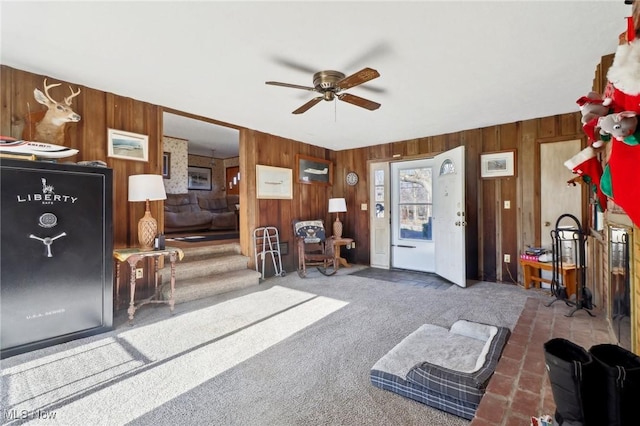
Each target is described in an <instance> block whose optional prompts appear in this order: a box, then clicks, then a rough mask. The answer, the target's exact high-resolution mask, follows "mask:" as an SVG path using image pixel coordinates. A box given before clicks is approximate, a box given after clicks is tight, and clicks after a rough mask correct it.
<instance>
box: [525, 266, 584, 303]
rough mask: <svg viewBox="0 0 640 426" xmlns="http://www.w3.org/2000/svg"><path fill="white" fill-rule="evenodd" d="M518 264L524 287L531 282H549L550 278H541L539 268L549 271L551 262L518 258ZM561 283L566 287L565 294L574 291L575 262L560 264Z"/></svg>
mask: <svg viewBox="0 0 640 426" xmlns="http://www.w3.org/2000/svg"><path fill="white" fill-rule="evenodd" d="M520 265H521V266H522V272H523V275H524V288H527V289H528V288H529V287H530V286H531V282H532V281H534V282H537V283H541V282H544V283H547V284H551V280H548V279H546V278H542V277H541V276H540V270H545V271H551V270H553V263H552V262H536V261H535V260H525V259H520ZM561 273H562V284H563V285H564V286H565V287H566V288H567V296H571V295H572V294H575V293H576V265H575V264H567V263H563V264H562V271H561ZM534 286H536V284H534Z"/></svg>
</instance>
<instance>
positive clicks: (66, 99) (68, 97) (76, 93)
mask: <svg viewBox="0 0 640 426" xmlns="http://www.w3.org/2000/svg"><path fill="white" fill-rule="evenodd" d="M69 90H71V96H67V97H66V98H64V103H66V104H67V105H68V106H71V99H73V98H75V97H76V96H78V95H79V94H80V89H78V91H77V92H75V93H74V92H73V88H72V87H71V86H69Z"/></svg>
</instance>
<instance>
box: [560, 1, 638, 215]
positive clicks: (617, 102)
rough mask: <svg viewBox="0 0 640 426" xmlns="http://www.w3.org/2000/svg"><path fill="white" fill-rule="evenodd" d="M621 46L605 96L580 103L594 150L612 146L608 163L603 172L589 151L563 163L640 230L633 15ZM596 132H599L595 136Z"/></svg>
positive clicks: (600, 201)
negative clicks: (597, 130)
mask: <svg viewBox="0 0 640 426" xmlns="http://www.w3.org/2000/svg"><path fill="white" fill-rule="evenodd" d="M635 11H636V6H635V5H634V13H635ZM620 42H621V44H620V45H619V46H618V48H617V50H616V53H615V56H614V59H613V64H612V65H611V68H609V71H608V72H607V80H608V84H607V87H606V89H605V92H604V94H603V95H602V96H600V95H599V94H597V93H594V92H591V93H589V94H588V95H587V96H583V97H581V98H580V99H578V100H577V101H576V102H577V103H578V105H579V106H580V110H581V112H582V124H583V130H584V132H585V134H586V135H587V137H588V139H589V144H590V145H591V147H593V148H598V147H600V146H602V145H603V143H604V142H609V143H610V144H611V147H610V148H611V150H610V155H609V159H608V161H607V164H606V166H605V168H604V170H602V169H601V168H599V167H598V166H601V165H600V162H599V161H598V160H597V157H596V154H595V152H594V151H593V150H592V148H591V147H589V148H587V149H585V150H583V151H581V152H580V153H578V154H577V155H576V156H574V157H573V158H571V159H569V160H567V162H565V165H566V166H567V167H568V168H569V169H571V170H572V171H573V172H574V173H577V174H579V175H580V176H582V177H583V178H584V177H585V176H586V177H587V179H584V180H585V181H587V182H588V183H590V184H592V185H594V190H595V192H596V193H597V196H598V197H597V198H598V204H599V205H600V207H601V208H602V210H603V211H604V210H605V208H606V197H605V195H606V196H608V197H609V198H611V199H612V200H613V201H614V202H615V203H616V204H617V205H618V206H620V207H621V208H622V209H623V210H624V211H625V213H626V214H627V215H628V216H629V218H630V219H631V220H632V221H633V223H634V224H636V225H637V226H640V185H638V184H637V183H636V182H635V181H637V175H636V173H635V169H636V168H637V167H638V164H640V128H639V126H638V125H637V124H638V120H637V117H636V116H637V115H640V38H636V30H635V25H634V18H633V17H628V18H627V31H626V32H625V33H623V34H621V36H620ZM598 128H599V129H600V131H599V132H598V133H596V129H598ZM596 162H597V163H598V165H596V164H595V163H596Z"/></svg>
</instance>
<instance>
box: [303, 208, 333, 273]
mask: <svg viewBox="0 0 640 426" xmlns="http://www.w3.org/2000/svg"><path fill="white" fill-rule="evenodd" d="M293 234H294V236H295V239H296V242H297V246H298V275H299V276H300V278H304V277H306V276H307V266H316V267H317V269H318V271H320V273H322V274H323V275H326V276H331V275H333V274H335V273H336V270H337V268H336V258H335V256H334V247H333V237H329V238H327V237H326V236H325V229H324V222H323V221H322V220H320V219H318V220H300V221H299V220H294V221H293ZM328 267H332V268H333V271H331V272H327V268H328Z"/></svg>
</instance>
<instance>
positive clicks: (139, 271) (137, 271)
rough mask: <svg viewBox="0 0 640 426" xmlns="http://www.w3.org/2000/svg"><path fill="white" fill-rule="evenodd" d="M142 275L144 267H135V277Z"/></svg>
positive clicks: (138, 277)
mask: <svg viewBox="0 0 640 426" xmlns="http://www.w3.org/2000/svg"><path fill="white" fill-rule="evenodd" d="M143 276H144V269H142V268H137V269H136V279H140V278H142V277H143Z"/></svg>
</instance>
